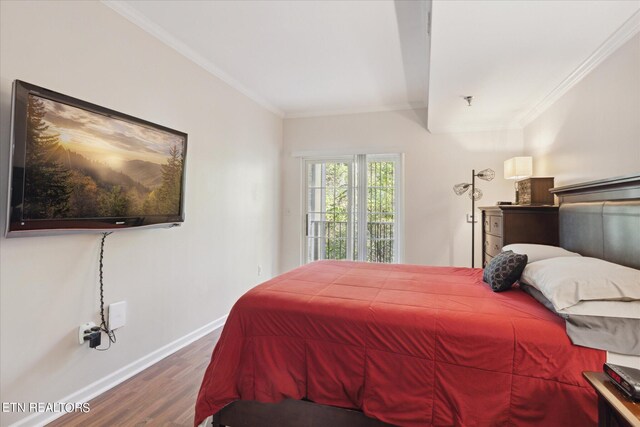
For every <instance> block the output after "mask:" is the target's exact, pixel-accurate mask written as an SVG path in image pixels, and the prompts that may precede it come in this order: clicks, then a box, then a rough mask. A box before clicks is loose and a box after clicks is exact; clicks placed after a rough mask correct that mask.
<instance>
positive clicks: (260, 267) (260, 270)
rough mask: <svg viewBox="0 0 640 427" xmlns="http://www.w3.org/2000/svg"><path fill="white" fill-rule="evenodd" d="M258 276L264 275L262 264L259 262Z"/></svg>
mask: <svg viewBox="0 0 640 427" xmlns="http://www.w3.org/2000/svg"><path fill="white" fill-rule="evenodd" d="M258 276H262V266H261V265H260V264H258Z"/></svg>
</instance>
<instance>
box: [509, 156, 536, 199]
mask: <svg viewBox="0 0 640 427" xmlns="http://www.w3.org/2000/svg"><path fill="white" fill-rule="evenodd" d="M531 175H533V159H532V158H531V157H512V158H510V159H508V160H505V161H504V179H513V180H514V181H515V183H514V187H515V189H516V205H518V204H520V203H519V202H518V201H519V200H520V199H519V196H518V180H520V179H524V178H529V177H530V176H531Z"/></svg>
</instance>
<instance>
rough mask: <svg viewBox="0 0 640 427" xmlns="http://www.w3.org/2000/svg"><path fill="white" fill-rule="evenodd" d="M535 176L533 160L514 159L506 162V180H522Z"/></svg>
mask: <svg viewBox="0 0 640 427" xmlns="http://www.w3.org/2000/svg"><path fill="white" fill-rule="evenodd" d="M531 175H533V158H531V157H512V158H510V159H509V160H505V161H504V178H505V179H522V178H527V177H530V176H531Z"/></svg>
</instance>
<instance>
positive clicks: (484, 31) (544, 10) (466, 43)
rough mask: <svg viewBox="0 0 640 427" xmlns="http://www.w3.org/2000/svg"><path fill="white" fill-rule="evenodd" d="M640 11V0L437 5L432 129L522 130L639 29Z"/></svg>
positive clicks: (433, 53)
mask: <svg viewBox="0 0 640 427" xmlns="http://www.w3.org/2000/svg"><path fill="white" fill-rule="evenodd" d="M639 9H640V1H592V0H588V1H502V0H498V1H486V0H482V1H473V0H472V1H434V3H433V11H432V14H433V25H432V32H431V37H432V40H431V66H430V81H429V87H430V89H429V118H428V121H429V122H428V126H429V130H430V131H431V132H451V131H454V132H455V131H464V130H470V131H473V130H488V129H505V128H513V129H518V128H522V127H523V125H525V124H527V123H528V121H530V120H532V119H533V118H535V117H536V116H537V114H538V113H539V112H541V110H542V109H544V108H545V107H546V106H548V105H550V104H551V102H553V101H554V100H555V99H557V98H558V97H559V96H561V95H562V94H563V93H564V92H566V90H568V89H569V88H570V87H571V85H572V84H575V83H576V82H577V81H578V80H579V77H581V76H583V75H584V74H586V72H588V71H590V69H592V68H593V67H595V66H596V65H597V64H598V63H599V62H600V61H601V60H602V59H604V58H605V57H606V55H608V54H609V53H611V52H612V51H613V50H615V49H616V48H618V47H619V46H620V45H621V44H622V43H623V42H624V41H626V40H628V38H629V37H628V36H629V34H631V35H632V34H633V32H634V31H635V32H636V33H637V32H638V30H640V19H639V18H640V14H639V13H638V10H639ZM634 13H635V14H636V15H635V17H634V18H633V19H631V20H629V18H630V17H631V16H632V15H633V14H634ZM627 20H629V22H628V23H627V25H625V26H624V27H623V24H625V21H627ZM618 29H620V31H619V32H618V33H617V35H616V36H615V37H611V38H610V36H612V35H613V34H614V33H615V32H616V31H617V30H618ZM609 38H610V39H609ZM607 41H608V42H607ZM466 95H472V96H474V100H473V104H472V105H473V106H472V107H468V106H467V103H466V102H465V101H464V100H463V99H462V97H463V96H466Z"/></svg>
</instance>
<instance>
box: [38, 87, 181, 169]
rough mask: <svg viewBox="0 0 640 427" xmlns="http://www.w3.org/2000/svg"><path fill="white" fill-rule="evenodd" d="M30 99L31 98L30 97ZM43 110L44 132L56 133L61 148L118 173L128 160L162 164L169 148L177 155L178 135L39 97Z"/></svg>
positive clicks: (179, 146) (179, 139) (179, 143)
mask: <svg viewBox="0 0 640 427" xmlns="http://www.w3.org/2000/svg"><path fill="white" fill-rule="evenodd" d="M31 96H34V95H31ZM37 98H39V99H41V100H42V101H43V103H44V106H45V109H46V115H45V117H44V121H45V122H46V124H47V125H49V129H48V131H47V133H50V134H58V135H59V139H60V143H61V145H62V146H63V147H64V148H66V149H68V150H70V151H74V152H76V153H78V154H81V155H83V156H84V157H86V158H88V159H91V160H94V161H98V162H102V163H106V164H107V165H108V166H110V167H111V168H112V169H114V170H119V167H120V166H121V165H122V163H123V162H125V161H128V160H144V161H147V162H152V163H157V164H164V163H166V160H167V158H168V157H169V150H170V149H171V147H172V146H174V145H175V146H176V147H178V149H179V151H180V152H181V151H182V149H183V144H184V139H183V138H182V137H181V136H178V135H174V134H171V133H169V132H164V131H161V130H156V129H151V128H149V127H145V126H142V125H138V124H134V123H131V122H128V121H125V120H122V119H117V118H112V117H107V116H104V115H102V114H98V113H93V112H90V111H86V110H82V109H80V108H76V107H72V106H70V105H66V104H63V103H60V102H56V101H52V100H49V99H46V98H41V97H37Z"/></svg>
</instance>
